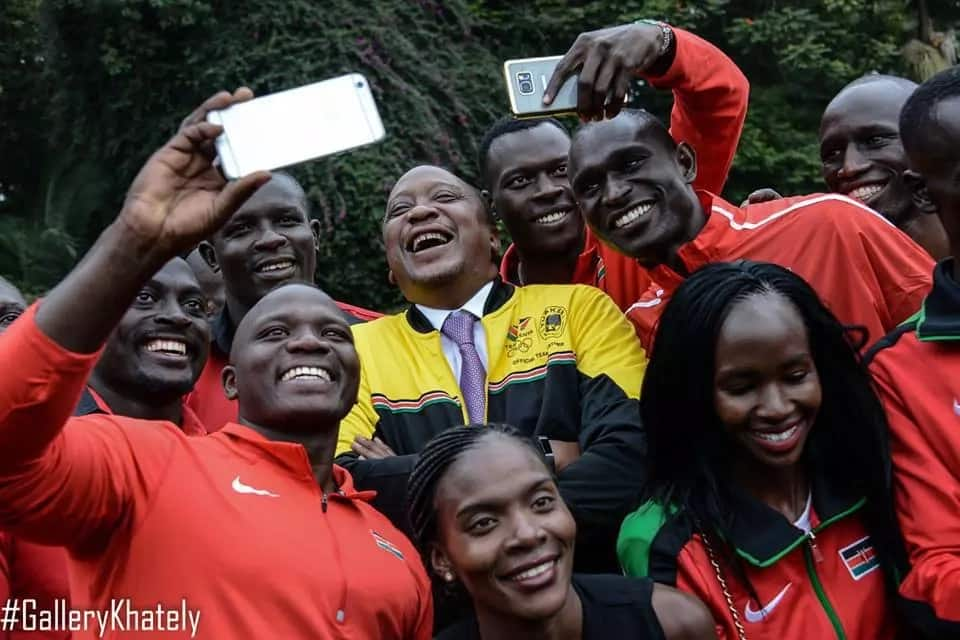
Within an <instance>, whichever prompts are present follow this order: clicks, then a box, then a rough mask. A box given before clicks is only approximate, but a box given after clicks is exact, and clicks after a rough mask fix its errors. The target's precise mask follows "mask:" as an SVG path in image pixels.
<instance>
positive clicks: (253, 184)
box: [213, 171, 270, 229]
mask: <svg viewBox="0 0 960 640" xmlns="http://www.w3.org/2000/svg"><path fill="white" fill-rule="evenodd" d="M268 182H270V172H269V171H256V172H254V173H251V174H249V175H246V176H244V177H242V178H240V179H239V180H233V181H231V182H228V183H227V186H225V187H224V188H223V190H222V191H221V192H220V193H219V194H217V197H216V199H215V200H214V202H213V218H214V220H213V224H214V225H215V227H216V228H218V229H219V228H220V225H222V224H223V223H224V222H226V221H227V220H228V219H229V218H230V216H232V215H233V214H234V213H235V212H236V211H237V209H239V208H240V207H241V206H243V203H244V202H246V201H247V200H249V199H250V197H251V196H252V195H253V194H254V193H256V192H257V189H259V188H260V187H262V186H263V185H265V184H266V183H268Z"/></svg>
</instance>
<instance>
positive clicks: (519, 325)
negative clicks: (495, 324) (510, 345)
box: [507, 316, 530, 342]
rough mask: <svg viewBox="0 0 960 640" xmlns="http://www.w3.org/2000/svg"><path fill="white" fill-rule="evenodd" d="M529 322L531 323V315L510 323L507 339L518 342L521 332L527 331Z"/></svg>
mask: <svg viewBox="0 0 960 640" xmlns="http://www.w3.org/2000/svg"><path fill="white" fill-rule="evenodd" d="M528 324H530V317H529V316H527V317H526V318H520V319H519V320H517V321H516V322H514V323H513V324H512V325H510V330H509V331H507V340H509V341H510V342H516V341H517V340H518V339H519V338H520V332H522V331H525V330H526V328H527V325H528Z"/></svg>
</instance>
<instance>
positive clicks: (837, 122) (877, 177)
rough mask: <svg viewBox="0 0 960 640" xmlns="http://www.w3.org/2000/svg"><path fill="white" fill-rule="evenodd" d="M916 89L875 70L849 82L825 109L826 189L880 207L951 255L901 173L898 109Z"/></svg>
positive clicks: (931, 247)
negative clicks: (915, 203) (915, 199)
mask: <svg viewBox="0 0 960 640" xmlns="http://www.w3.org/2000/svg"><path fill="white" fill-rule="evenodd" d="M916 88H917V85H916V83H915V82H913V81H911V80H907V79H906V78H898V77H896V76H885V75H877V74H872V75H868V76H864V77H862V78H859V79H857V80H854V81H853V82H851V83H850V84H848V85H847V86H846V87H844V88H843V89H842V90H841V91H840V93H838V94H837V95H836V97H835V98H834V99H833V100H831V101H830V104H829V105H827V108H826V110H825V111H824V112H823V119H822V121H821V123H820V158H821V161H822V162H823V180H824V182H826V183H827V188H828V189H830V191H832V192H834V193H842V194H844V195H846V196H849V197H851V198H853V199H854V200H857V201H859V202H862V203H864V204H866V205H867V206H869V207H871V208H873V209H875V210H876V211H879V212H880V213H881V214H883V216H884V217H885V218H887V219H888V220H890V222H892V223H893V224H895V225H896V226H897V227H899V228H900V229H902V230H903V231H904V233H906V234H907V235H908V236H910V237H911V238H913V240H914V241H915V242H916V243H917V244H919V245H920V246H921V247H923V248H924V249H926V250H927V252H928V253H929V254H930V255H931V256H933V258H934V259H936V260H939V259H941V258H943V257H945V256H947V255H949V247H948V242H947V236H946V233H945V232H944V230H943V225H941V224H940V220H939V218H937V216H935V215H932V214H929V213H925V212H924V211H922V210H921V209H920V208H918V207H917V206H915V205H914V202H913V198H912V191H911V189H910V186H909V185H908V184H907V183H906V182H905V181H904V177H903V174H904V172H905V171H906V170H907V168H908V163H909V161H908V159H907V154H906V152H905V151H904V150H903V143H902V142H901V140H900V123H899V119H900V111H901V109H903V105H904V103H906V101H907V98H909V97H910V94H912V93H913V91H914V89H916Z"/></svg>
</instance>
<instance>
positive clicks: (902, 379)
mask: <svg viewBox="0 0 960 640" xmlns="http://www.w3.org/2000/svg"><path fill="white" fill-rule="evenodd" d="M953 264H954V259H953V258H949V259H947V260H944V261H942V262H940V263H939V264H938V265H937V267H936V269H934V272H933V289H932V290H931V292H930V293H929V295H928V296H927V297H926V298H925V299H924V301H923V306H922V307H921V309H920V311H919V312H918V313H917V314H915V315H914V316H913V317H911V318H909V319H908V320H907V321H906V322H904V323H903V324H902V325H900V326H899V327H898V328H897V329H896V330H895V331H893V332H891V333H890V334H888V335H887V336H886V337H885V338H884V339H883V340H881V341H880V342H879V343H877V344H876V345H875V346H874V347H873V349H871V351H870V353H869V355H868V359H869V360H870V370H871V372H872V373H873V376H874V380H875V381H876V385H877V388H878V391H879V392H880V397H881V398H882V400H883V403H884V406H885V408H886V410H887V419H888V421H889V423H890V436H891V442H890V445H891V456H892V460H893V491H894V505H895V506H896V510H897V517H898V518H899V520H900V527H901V529H902V531H903V537H904V541H905V542H906V546H907V553H908V554H909V560H910V565H911V568H910V571H909V573H908V574H907V576H906V578H905V579H904V580H903V582H902V584H901V586H900V595H901V597H902V598H903V599H904V600H905V601H906V608H907V611H908V613H909V614H910V616H909V617H910V620H911V622H913V623H915V625H916V626H917V627H918V628H920V629H923V630H926V631H928V632H929V633H930V635H931V637H943V638H960V284H958V283H957V282H956V281H955V280H954V279H953Z"/></svg>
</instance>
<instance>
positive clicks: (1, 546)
mask: <svg viewBox="0 0 960 640" xmlns="http://www.w3.org/2000/svg"><path fill="white" fill-rule="evenodd" d="M12 551H13V536H11V535H10V534H9V533H7V532H6V531H0V604H2V603H4V602H6V601H7V598H9V597H10V554H11V552H12ZM6 637H7V634H6V633H3V632H0V640H5V638H6Z"/></svg>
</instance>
